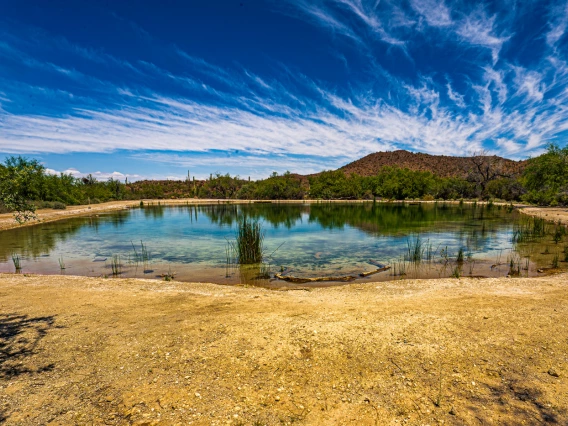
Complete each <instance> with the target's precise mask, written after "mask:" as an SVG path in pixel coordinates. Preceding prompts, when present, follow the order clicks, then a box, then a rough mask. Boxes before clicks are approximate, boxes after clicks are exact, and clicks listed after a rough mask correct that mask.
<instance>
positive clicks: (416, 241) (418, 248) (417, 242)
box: [406, 235, 425, 263]
mask: <svg viewBox="0 0 568 426" xmlns="http://www.w3.org/2000/svg"><path fill="white" fill-rule="evenodd" d="M406 246H407V256H406V260H408V261H409V262H412V263H420V262H421V261H422V257H423V256H424V250H425V247H424V242H423V241H422V239H421V238H420V235H417V236H416V237H409V238H408V240H406Z"/></svg>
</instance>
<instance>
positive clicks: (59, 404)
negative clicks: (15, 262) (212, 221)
mask: <svg viewBox="0 0 568 426" xmlns="http://www.w3.org/2000/svg"><path fill="white" fill-rule="evenodd" d="M0 312H1V314H0V419H3V420H4V421H5V424H8V425H38V424H49V425H72V424H107V425H129V424H135V425H154V424H164V425H170V424H172V425H174V424H180V425H181V424H184V425H185V424H197V425H211V424H213V425H217V424H223V425H225V424H235V425H236V424H241V425H264V424H266V425H281V424H292V423H294V424H310V425H322V424H326V425H327V424H338V425H344V424H356V425H389V424H410V425H426V424H430V425H435V424H459V425H464V424H465V425H478V424H487V425H490V424H495V425H505V424H506V425H521V424H526V425H529V424H541V423H546V422H549V423H552V424H559V425H560V424H568V386H567V383H568V382H567V377H568V356H567V355H566V354H568V340H567V339H566V336H567V330H566V327H567V324H568V275H566V274H564V275H557V276H549V277H542V278H528V279H507V278H501V279H485V280H475V279H459V280H458V279H443V280H432V281H426V280H408V281H404V280H403V281H392V282H385V283H372V284H354V285H348V286H343V287H334V288H317V289H313V290H312V291H305V290H298V291H287V292H277V291H270V290H265V289H257V288H241V287H227V286H219V285H214V284H192V283H176V282H173V283H172V282H169V283H165V282H156V281H146V280H134V279H131V280H130V279H129V280H125V279H96V278H83V277H60V276H49V277H47V276H21V275H20V276H18V275H0ZM0 422H1V420H0Z"/></svg>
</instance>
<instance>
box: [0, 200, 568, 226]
mask: <svg viewBox="0 0 568 426" xmlns="http://www.w3.org/2000/svg"><path fill="white" fill-rule="evenodd" d="M141 201H142V202H143V203H144V205H149V206H155V205H160V206H165V207H167V206H176V205H211V204H335V203H349V204H367V203H372V202H373V200H234V199H231V200H227V199H198V198H179V199H171V200H159V199H148V200H128V201H109V202H106V203H101V204H91V205H79V206H67V208H66V209H65V210H54V209H41V210H38V211H37V216H38V220H32V221H29V222H26V223H24V224H18V223H17V222H16V221H15V220H14V218H13V216H12V214H11V213H2V214H0V232H1V231H4V230H8V229H14V228H20V227H24V226H34V225H39V224H41V223H47V222H55V221H59V220H65V219H70V218H74V217H83V216H92V215H97V214H99V213H110V212H113V211H120V210H128V209H131V208H138V207H139V206H140V202H141ZM376 202H377V203H387V204H390V203H409V204H417V203H419V204H434V203H436V202H439V203H447V204H459V203H460V201H456V200H446V201H435V200H434V201H424V200H418V201H404V200H403V201H384V200H376ZM463 203H464V204H474V203H477V204H480V205H486V204H488V202H487V201H465V200H464V201H463ZM494 205H501V206H508V205H510V203H505V202H497V203H494ZM513 206H515V207H516V208H517V209H518V211H519V212H521V213H523V214H527V215H529V216H538V217H543V218H545V219H547V220H551V221H560V222H561V223H562V224H564V225H566V226H568V208H558V207H535V206H530V205H527V204H521V203H513Z"/></svg>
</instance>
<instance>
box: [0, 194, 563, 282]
mask: <svg viewBox="0 0 568 426" xmlns="http://www.w3.org/2000/svg"><path fill="white" fill-rule="evenodd" d="M245 216H246V217H248V218H251V219H255V220H258V221H260V222H261V224H262V226H263V229H264V232H265V239H264V249H265V250H264V251H265V253H266V254H267V255H270V254H271V256H270V257H269V258H267V260H266V263H267V265H265V267H264V268H265V269H266V268H268V267H269V268H270V272H271V277H272V276H273V275H274V273H275V272H280V271H284V274H285V275H293V276H301V277H318V276H344V275H358V274H359V273H361V272H367V271H372V270H373V269H376V268H377V266H376V265H377V264H384V265H391V266H395V269H396V266H398V271H393V270H390V271H387V272H384V273H381V274H377V275H373V276H372V277H369V278H365V279H364V280H367V281H369V280H386V279H399V278H403V277H405V278H409V277H410V278H412V277H441V276H450V275H451V274H452V273H454V272H455V269H456V267H458V266H459V267H460V270H459V274H460V275H475V276H480V275H481V276H502V275H506V274H507V273H509V268H508V266H509V263H510V259H512V258H515V259H516V260H515V261H517V262H518V263H521V262H522V263H523V266H527V267H528V268H522V269H523V271H524V272H522V273H524V274H525V275H534V274H536V273H537V272H536V271H537V269H539V268H543V267H547V266H549V264H550V262H551V261H552V257H553V256H554V255H556V254H558V252H560V251H561V250H562V249H563V247H564V245H563V244H566V237H564V239H563V240H562V241H560V242H559V243H558V244H556V243H554V242H552V240H551V239H550V238H548V237H543V238H542V240H540V241H538V242H536V243H535V242H533V243H532V244H525V245H523V246H521V245H518V244H514V243H513V231H514V229H515V226H516V225H518V223H519V221H520V220H521V218H520V214H519V213H517V212H514V211H513V212H510V211H509V209H507V208H506V207H501V206H492V207H482V206H472V205H463V206H459V205H457V204H442V203H440V204H434V203H431V204H382V203H365V204H348V203H345V204H336V203H332V204H330V203H321V204H269V203H261V204H242V205H234V204H219V205H203V206H175V207H164V206H162V207H159V206H154V207H144V208H140V209H131V210H126V211H121V212H119V213H110V214H105V215H100V216H98V217H83V218H73V219H68V220H63V221H58V222H52V223H46V224H38V225H35V226H31V227H24V228H20V229H14V230H9V231H4V232H2V233H0V271H2V272H14V265H13V263H12V254H14V253H16V254H18V255H19V256H20V257H21V259H22V260H21V263H22V271H23V272H24V273H34V272H38V273H51V274H58V273H64V274H70V275H91V276H111V275H112V266H111V263H112V259H113V256H114V259H115V261H117V263H119V265H120V266H119V272H120V276H136V277H147V278H155V277H159V276H161V275H163V274H169V273H174V274H175V278H176V280H182V281H209V282H216V283H228V284H235V283H242V282H243V281H244V282H247V281H250V280H251V278H250V277H251V276H252V278H254V274H255V273H254V271H253V273H252V275H250V274H249V276H245V275H246V274H243V273H242V270H239V269H238V268H227V262H226V248H227V241H230V240H232V239H234V236H235V229H236V226H237V222H238V220H239V218H240V217H245ZM416 238H420V240H421V242H422V244H423V245H422V248H423V257H428V259H427V260H428V261H427V262H426V261H425V259H423V261H422V262H421V264H420V265H416V264H415V263H413V262H408V256H407V252H408V244H409V242H410V243H412V242H414V241H416ZM141 242H142V243H141ZM142 244H143V245H144V247H145V248H146V250H147V252H148V256H149V258H148V259H146V260H145V261H141V258H140V253H141V251H142ZM535 244H536V245H535ZM133 246H134V247H133ZM546 247H549V249H548V250H545V248H546ZM460 248H461V249H463V251H464V259H465V261H464V262H463V263H460V264H459V265H458V263H456V259H457V254H458V252H459V250H460ZM546 251H548V253H545V252H546ZM136 254H137V255H138V256H136ZM560 256H562V254H560ZM60 260H61V261H62V264H64V266H65V269H61V265H60ZM495 264H497V267H495ZM492 266H493V267H492ZM253 269H254V268H253ZM401 269H402V271H401ZM400 272H402V273H403V274H401V273H400ZM264 281H265V282H264ZM264 281H263V283H261V285H271V286H278V285H280V284H282V283H283V282H282V281H279V280H274V279H273V278H271V279H270V280H264Z"/></svg>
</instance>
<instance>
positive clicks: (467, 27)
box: [456, 7, 510, 64]
mask: <svg viewBox="0 0 568 426" xmlns="http://www.w3.org/2000/svg"><path fill="white" fill-rule="evenodd" d="M495 19H496V17H495V16H491V17H489V16H487V14H486V13H485V11H484V10H483V9H482V8H481V7H479V8H478V9H476V10H475V11H474V12H472V13H471V14H469V15H467V16H466V17H465V18H464V19H463V20H461V21H460V22H459V24H458V26H457V28H456V33H457V34H458V35H459V36H460V37H461V38H462V39H463V40H465V41H467V43H468V44H470V45H473V46H479V47H484V48H487V49H489V50H491V56H492V59H493V63H494V64H495V63H497V61H498V60H499V52H500V51H501V48H502V46H503V44H504V43H505V42H506V41H507V40H509V38H510V37H502V36H497V35H496V34H495Z"/></svg>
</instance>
